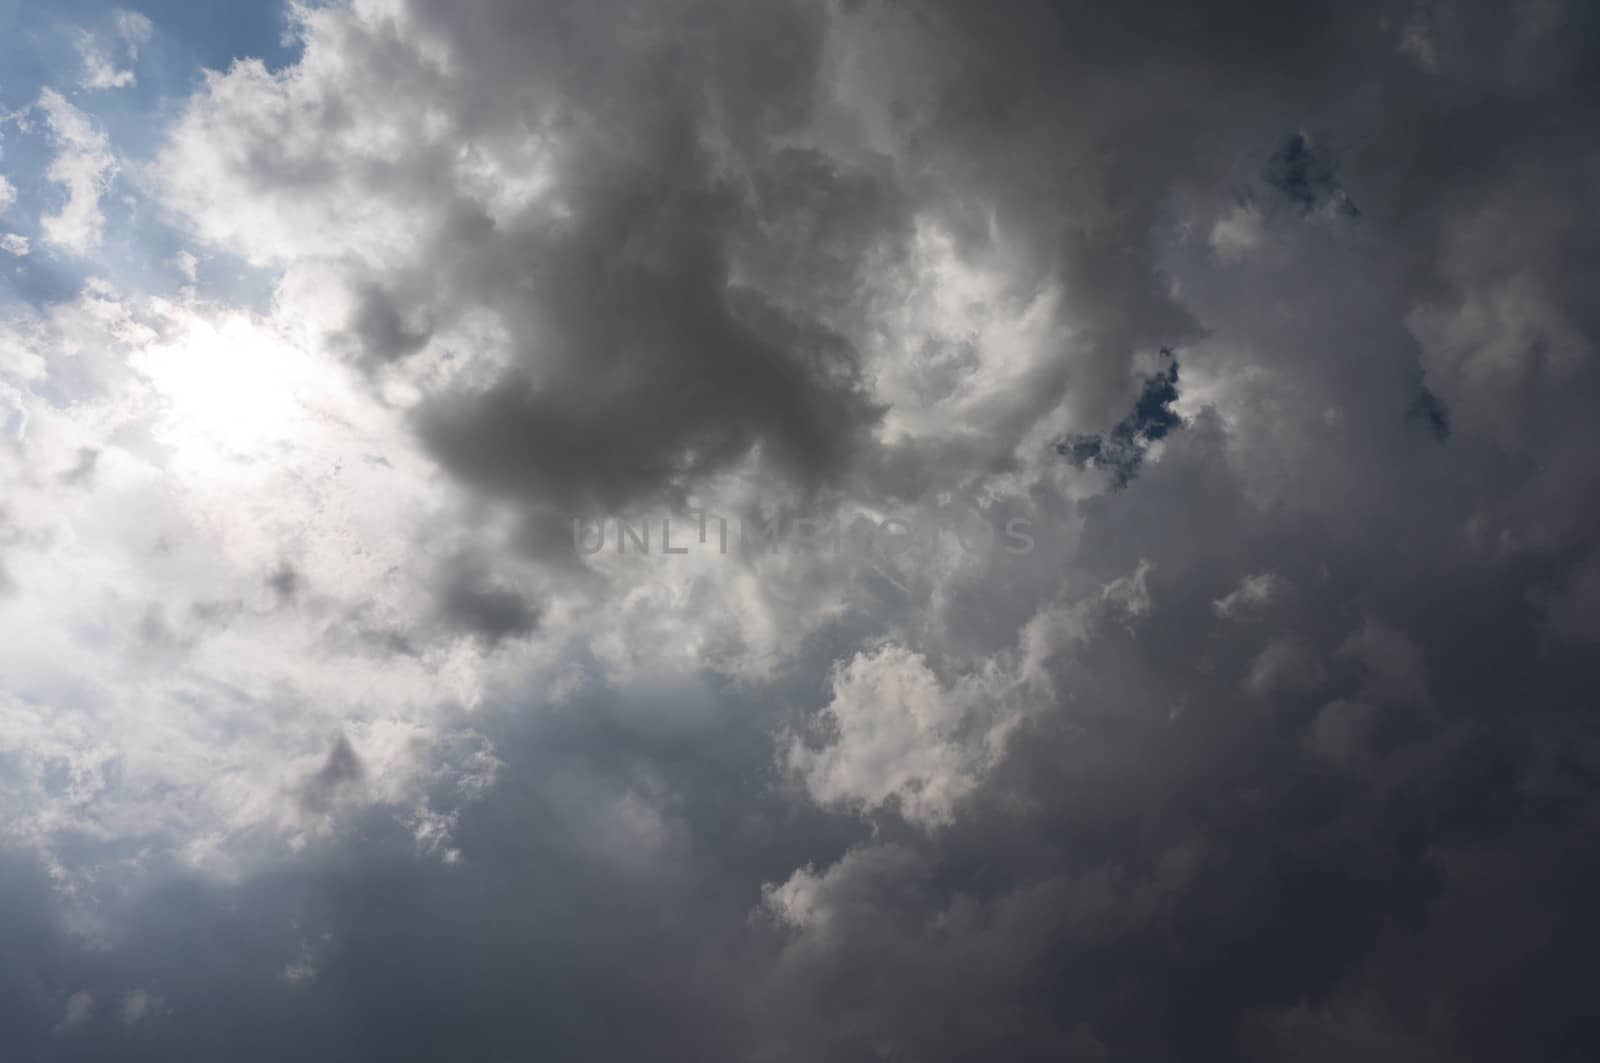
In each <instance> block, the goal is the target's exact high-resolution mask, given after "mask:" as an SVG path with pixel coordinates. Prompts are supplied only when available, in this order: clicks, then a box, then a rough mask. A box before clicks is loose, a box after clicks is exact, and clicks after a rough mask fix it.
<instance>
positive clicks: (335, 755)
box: [300, 734, 366, 812]
mask: <svg viewBox="0 0 1600 1063" xmlns="http://www.w3.org/2000/svg"><path fill="white" fill-rule="evenodd" d="M365 777H366V768H365V766H364V765H363V764H362V763H361V758H360V757H359V756H357V755H356V751H355V749H354V748H353V747H352V746H351V745H350V740H349V739H348V738H346V737H345V736H344V735H343V734H340V735H338V736H337V737H336V738H334V740H333V746H332V747H331V748H330V749H329V750H328V756H327V759H326V760H324V761H323V762H322V767H320V768H318V769H317V772H316V774H314V775H312V776H311V777H310V778H308V779H306V781H305V783H304V784H303V785H302V786H301V788H300V803H301V805H302V806H303V807H304V808H306V809H307V810H308V811H311V812H327V811H329V810H330V809H331V808H332V807H333V805H334V803H335V802H336V801H337V800H338V799H339V798H340V797H341V796H343V795H344V794H346V793H348V792H349V791H350V790H351V789H353V788H354V787H357V786H359V785H360V784H361V781H362V779H363V778H365Z"/></svg>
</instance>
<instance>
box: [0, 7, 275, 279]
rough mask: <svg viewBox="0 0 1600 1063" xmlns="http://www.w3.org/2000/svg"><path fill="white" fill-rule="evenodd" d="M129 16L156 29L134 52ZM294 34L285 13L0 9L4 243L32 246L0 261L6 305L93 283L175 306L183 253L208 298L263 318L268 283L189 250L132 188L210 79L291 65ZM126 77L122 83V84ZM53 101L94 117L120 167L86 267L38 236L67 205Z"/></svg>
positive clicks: (217, 256) (238, 264) (263, 274)
mask: <svg viewBox="0 0 1600 1063" xmlns="http://www.w3.org/2000/svg"><path fill="white" fill-rule="evenodd" d="M129 12H131V13H134V14H136V15H140V16H143V17H144V19H147V20H148V23H149V31H148V35H147V36H143V37H142V39H139V40H137V41H134V42H130V41H129V40H128V39H127V34H126V31H125V26H126V25H127V15H126V14H125V13H129ZM288 29H289V20H288V8H287V3H286V2H285V0H237V2H228V3H202V2H196V0H134V2H132V3H111V2H106V0H55V2H54V3H51V4H38V3H30V2H27V0H0V115H4V116H6V117H5V120H4V122H3V123H0V137H3V140H0V175H4V176H5V177H6V178H7V180H9V182H10V183H11V184H12V185H13V186H14V187H15V189H16V201H15V202H14V203H12V204H11V206H10V207H9V209H8V210H6V211H5V212H4V214H0V235H3V234H7V233H11V234H16V235H17V236H20V237H23V238H25V239H26V240H27V241H28V245H29V253H28V254H26V255H20V256H19V255H15V254H11V253H8V252H5V251H0V304H7V303H13V302H16V301H22V302H26V303H30V304H33V305H41V304H48V303H52V302H59V301H63V300H67V299H71V298H73V297H75V296H76V294H77V293H78V292H79V291H80V290H81V288H82V285H83V282H84V281H85V280H86V279H87V278H89V277H100V278H103V279H106V280H108V281H110V282H111V283H112V284H113V285H114V286H116V287H117V288H118V289H119V290H121V291H124V292H126V293H129V294H171V293H174V292H176V291H178V290H179V289H180V288H182V287H183V286H185V285H187V284H188V283H189V279H188V277H187V276H185V274H184V271H183V269H182V267H181V266H180V265H179V257H178V256H179V253H180V252H183V251H188V252H190V253H192V254H193V255H195V257H196V258H197V259H198V265H197V277H198V280H197V288H198V289H199V292H200V294H201V295H202V296H203V297H206V298H214V299H218V300H223V301H227V302H229V303H233V304H244V305H249V306H256V307H263V306H265V305H266V304H267V303H268V302H269V301H270V298H271V291H272V281H273V278H272V275H271V274H270V273H269V272H267V271H263V270H260V269H255V268H253V267H251V266H249V265H247V264H246V263H244V262H242V261H240V260H238V259H236V258H234V257H233V256H230V255H226V254H222V253H219V252H217V251H215V250H214V249H207V248H202V247H195V246H191V242H190V241H188V240H186V239H185V237H184V234H183V233H182V232H181V231H179V230H178V229H176V228H175V227H174V225H173V224H172V221H171V219H170V218H168V217H167V216H166V215H165V213H164V212H163V211H162V210H161V209H160V207H159V206H158V205H157V204H155V203H153V202H151V201H149V200H148V199H147V198H145V197H144V195H143V194H142V193H141V191H140V189H139V187H138V182H137V181H136V180H135V175H136V174H137V172H138V169H139V167H140V166H141V164H143V163H144V162H146V161H148V160H149V159H150V158H151V157H152V156H153V155H154V154H155V152H156V151H157V150H158V149H159V147H160V145H161V143H162V139H163V137H164V134H165V131H166V129H167V128H168V126H169V125H170V124H171V123H172V122H173V121H174V120H175V119H176V118H177V116H178V115H179V113H180V112H181V110H182V107H183V106H184V103H185V101H186V100H187V99H188V97H189V95H190V94H191V93H192V92H193V91H194V89H195V88H196V86H197V85H198V83H199V81H200V79H201V78H202V77H203V76H204V71H205V70H207V69H212V70H225V69H227V68H228V67H229V66H230V65H232V63H233V62H234V61H235V60H236V59H240V58H252V57H253V58H259V59H261V60H262V61H263V62H265V63H266V65H267V67H268V68H269V69H274V70H276V69H281V68H283V67H284V66H286V65H289V64H292V63H293V62H295V61H296V60H297V59H298V57H299V43H298V41H296V40H294V39H293V38H292V37H290V35H289V34H288V32H287V31H288ZM135 35H136V36H139V34H138V33H136V34H135ZM130 43H132V44H135V45H136V46H137V54H135V53H134V51H133V50H132V49H131V48H130V47H129V45H130ZM86 49H87V50H89V51H93V52H96V53H98V55H100V56H101V57H102V58H103V59H104V62H105V64H106V65H105V70H106V75H105V76H102V77H101V78H99V79H98V81H100V82H101V83H102V84H101V86H100V87H96V86H95V82H96V80H97V79H95V78H92V77H89V76H88V75H89V73H90V70H89V61H88V60H86V56H85V51H86ZM124 71H125V72H126V73H127V75H128V76H126V77H122V76H120V75H122V74H123V72H124ZM105 82H112V84H104V83H105ZM46 89H53V90H55V91H56V92H58V93H60V94H61V95H62V96H63V97H64V98H65V99H67V100H68V101H69V102H70V103H71V104H72V105H73V106H74V107H77V108H78V109H79V110H81V111H83V112H84V113H85V114H87V115H88V116H89V117H90V119H91V120H92V121H93V123H94V125H95V127H96V128H97V129H99V130H101V131H102V132H104V134H105V135H106V138H107V141H108V144H109V146H110V149H111V152H112V154H113V156H114V157H115V158H116V160H117V163H118V172H116V173H115V174H114V175H113V176H111V178H110V180H109V182H108V184H107V187H106V188H105V191H104V194H103V196H102V198H101V203H100V209H101V212H102V214H103V215H104V217H105V228H104V235H103V238H102V240H101V243H100V246H99V247H98V248H96V249H94V250H93V251H91V252H90V253H88V254H87V255H80V254H76V253H74V252H72V251H70V250H67V249H63V248H59V247H55V246H52V245H51V244H49V243H48V242H47V241H45V240H44V239H42V237H41V233H40V219H41V218H42V217H43V216H45V215H47V214H50V213H51V212H53V211H56V210H58V209H59V208H60V205H61V203H62V202H63V201H64V200H65V198H66V191H65V189H64V188H62V187H61V186H60V185H59V184H56V183H55V182H52V181H50V180H49V179H48V170H49V167H50V165H51V162H52V160H53V159H54V158H55V155H56V146H55V145H54V144H53V143H52V141H51V138H50V136H49V130H48V127H47V125H46V123H45V122H44V115H43V114H42V113H41V112H40V111H39V110H38V109H37V107H36V106H35V105H36V103H37V101H38V100H39V97H40V94H41V93H42V92H44V90H46Z"/></svg>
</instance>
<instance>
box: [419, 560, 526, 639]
mask: <svg viewBox="0 0 1600 1063" xmlns="http://www.w3.org/2000/svg"><path fill="white" fill-rule="evenodd" d="M439 614H440V618H441V619H442V620H443V621H444V623H445V625H446V626H447V627H449V628H451V629H453V630H456V631H465V632H467V633H469V634H471V635H475V636H477V637H478V638H481V639H483V640H484V641H485V642H487V643H489V644H490V645H494V644H496V643H498V642H500V641H501V640H502V639H508V638H519V637H521V636H523V635H527V634H529V633H531V632H533V631H534V630H535V629H536V628H537V627H538V626H539V609H538V607H537V606H536V605H535V604H534V603H533V602H532V601H530V600H529V599H528V598H526V597H525V596H523V595H522V594H521V593H519V592H518V591H516V590H514V589H512V588H510V587H506V586H501V585H498V584H496V583H494V582H493V581H492V580H490V578H489V577H488V575H487V573H485V572H483V571H482V570H481V568H480V567H479V566H476V565H472V564H470V563H466V562H458V563H456V564H454V565H452V566H450V567H449V569H448V570H447V572H446V573H445V575H444V585H443V587H442V588H441V590H440V593H439Z"/></svg>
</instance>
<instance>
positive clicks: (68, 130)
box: [37, 89, 116, 254]
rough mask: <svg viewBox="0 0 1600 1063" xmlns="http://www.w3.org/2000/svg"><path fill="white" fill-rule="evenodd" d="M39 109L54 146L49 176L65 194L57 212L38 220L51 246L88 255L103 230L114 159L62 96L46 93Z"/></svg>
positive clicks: (100, 134) (93, 128) (96, 132)
mask: <svg viewBox="0 0 1600 1063" xmlns="http://www.w3.org/2000/svg"><path fill="white" fill-rule="evenodd" d="M37 106H38V107H39V108H40V109H41V110H42V111H44V115H45V125H46V128H48V130H49V133H50V141H51V143H52V145H53V146H54V147H55V158H54V159H53V160H52V161H51V163H50V168H49V169H48V170H47V171H46V172H45V176H46V177H48V178H49V179H50V181H51V182H52V183H54V184H57V185H60V186H61V188H62V190H63V192H64V194H65V196H66V201H65V202H64V203H63V204H62V205H61V208H60V209H59V210H57V211H55V212H54V213H50V214H46V215H44V216H43V217H41V218H40V219H39V231H40V233H41V234H42V235H43V237H44V239H45V240H46V241H47V242H49V243H52V244H55V245H57V246H59V247H63V248H65V249H67V250H69V251H75V252H77V253H79V254H84V253H87V252H89V251H92V250H93V249H94V248H95V247H97V246H99V244H100V239H101V236H102V234H103V232H104V230H105V217H104V215H102V214H101V212H100V197H101V196H102V195H104V194H105V190H106V188H107V186H108V185H109V184H110V182H111V179H112V177H113V176H114V175H115V173H116V160H115V159H114V158H113V157H112V154H111V147H110V143H109V142H108V141H107V140H106V135H105V133H103V132H102V131H101V130H100V129H98V128H97V127H96V126H95V123H94V120H93V119H91V118H90V117H89V116H88V115H87V114H85V113H84V112H83V111H81V110H79V109H78V108H77V107H74V106H73V105H72V104H71V103H70V102H68V101H67V99H66V98H65V97H64V96H62V95H61V94H60V93H59V92H56V91H55V90H54V89H45V90H44V92H42V93H41V94H40V96H39V101H38V105H37Z"/></svg>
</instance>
